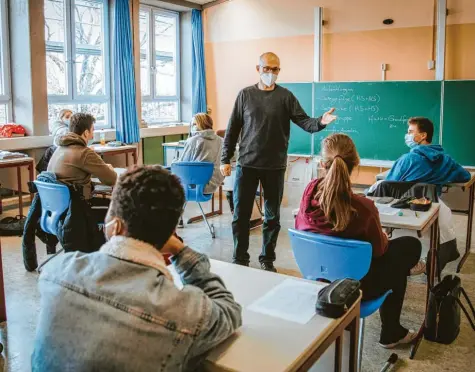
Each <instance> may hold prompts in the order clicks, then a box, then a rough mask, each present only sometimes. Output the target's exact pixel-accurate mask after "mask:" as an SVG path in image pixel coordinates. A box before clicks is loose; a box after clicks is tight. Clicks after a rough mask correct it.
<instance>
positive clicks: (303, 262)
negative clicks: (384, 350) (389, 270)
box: [289, 229, 392, 370]
mask: <svg viewBox="0 0 475 372" xmlns="http://www.w3.org/2000/svg"><path fill="white" fill-rule="evenodd" d="M289 237H290V244H291V246H292V250H293V252H294V256H295V260H296V261H297V265H298V267H299V269H300V271H301V273H302V275H303V276H304V278H305V279H309V280H318V279H325V280H329V281H334V280H336V279H342V278H351V279H356V280H361V279H362V278H363V277H364V276H365V275H366V274H367V273H368V271H369V268H370V265H371V257H372V251H373V249H372V246H371V244H370V243H368V242H363V241H360V240H351V239H342V238H336V237H332V236H326V235H320V234H315V233H311V232H306V231H297V230H294V229H289ZM391 293H392V291H391V290H389V291H387V292H386V293H384V294H383V295H382V296H380V297H378V298H376V299H373V300H369V301H362V302H361V308H360V317H361V322H360V334H359V337H360V342H359V350H358V369H359V370H361V361H362V352H363V342H364V324H365V318H366V317H368V316H370V315H371V314H373V313H374V312H375V311H376V310H378V309H379V308H380V307H381V305H382V304H383V302H384V300H385V299H386V297H387V296H388V295H389V294H391Z"/></svg>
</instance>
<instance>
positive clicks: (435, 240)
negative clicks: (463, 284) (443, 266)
mask: <svg viewBox="0 0 475 372" xmlns="http://www.w3.org/2000/svg"><path fill="white" fill-rule="evenodd" d="M438 248H439V219H436V220H435V221H434V223H433V224H432V226H431V228H430V262H429V272H430V275H428V277H427V290H426V308H425V312H424V320H423V322H422V324H421V327H420V328H419V332H418V333H417V337H416V339H415V341H414V345H413V346H412V349H411V354H410V356H409V358H410V359H414V357H415V356H416V353H417V349H419V345H420V344H421V341H422V339H423V338H424V328H425V322H426V317H427V309H428V305H429V293H430V289H431V288H432V287H433V286H434V284H435V276H436V271H438V270H439V268H438V267H437V254H438Z"/></svg>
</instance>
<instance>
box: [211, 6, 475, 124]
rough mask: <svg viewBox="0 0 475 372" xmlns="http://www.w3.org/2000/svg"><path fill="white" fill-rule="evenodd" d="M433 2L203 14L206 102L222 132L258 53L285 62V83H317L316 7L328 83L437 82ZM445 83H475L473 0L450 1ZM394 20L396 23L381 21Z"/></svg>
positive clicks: (224, 9) (250, 79)
mask: <svg viewBox="0 0 475 372" xmlns="http://www.w3.org/2000/svg"><path fill="white" fill-rule="evenodd" d="M433 4H434V3H433V0H417V1H414V0H398V2H394V1H393V0H354V1H351V2H348V1H346V0H233V1H230V2H228V3H223V4H222V5H218V6H215V7H211V8H208V9H207V10H206V11H205V13H204V28H205V56H206V78H207V94H208V105H209V106H210V108H211V110H212V116H213V118H214V120H215V122H216V127H217V128H220V129H224V128H226V126H227V121H228V119H229V115H230V113H231V110H232V106H233V104H234V100H235V97H236V95H237V93H238V92H239V90H240V89H242V88H244V87H245V86H248V85H250V84H254V83H256V82H257V81H258V75H257V72H256V70H255V65H256V63H257V58H258V56H259V55H260V54H261V53H263V52H266V51H273V52H275V53H277V54H278V55H279V56H280V58H281V65H282V66H281V67H282V71H281V74H280V76H279V81H281V82H301V81H312V80H313V58H314V45H313V43H314V36H313V19H314V14H313V9H314V7H316V6H323V7H324V13H323V14H324V17H323V18H324V19H325V21H326V22H327V23H326V24H325V26H324V36H323V61H322V77H323V80H325V81H360V80H376V81H378V80H381V64H382V63H386V64H387V65H388V66H389V68H388V71H387V72H386V79H387V80H432V79H434V78H435V70H429V69H428V68H427V63H428V61H430V60H432V59H433V48H434V29H433V26H432V22H433ZM448 8H449V16H448V18H447V22H448V27H447V50H446V78H447V79H475V48H474V45H475V1H474V0H449V1H448ZM389 16H390V17H393V18H394V19H395V23H394V25H392V26H390V27H387V26H383V25H382V24H381V20H382V19H384V18H385V17H389Z"/></svg>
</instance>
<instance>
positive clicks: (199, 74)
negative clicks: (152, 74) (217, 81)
mask: <svg viewBox="0 0 475 372" xmlns="http://www.w3.org/2000/svg"><path fill="white" fill-rule="evenodd" d="M203 39H204V38H203V21H202V17H201V11H200V10H197V9H193V10H192V12H191V41H192V48H193V51H192V53H193V58H192V65H191V71H192V84H193V98H192V110H193V115H195V114H197V113H198V112H206V109H207V108H206V75H205V52H204V40H203Z"/></svg>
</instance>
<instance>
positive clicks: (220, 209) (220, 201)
mask: <svg viewBox="0 0 475 372" xmlns="http://www.w3.org/2000/svg"><path fill="white" fill-rule="evenodd" d="M218 193H219V199H218V206H219V209H218V214H219V215H221V214H223V186H222V185H221V186H219V190H218Z"/></svg>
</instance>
